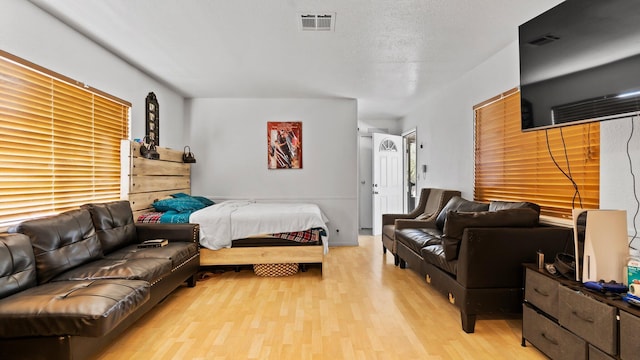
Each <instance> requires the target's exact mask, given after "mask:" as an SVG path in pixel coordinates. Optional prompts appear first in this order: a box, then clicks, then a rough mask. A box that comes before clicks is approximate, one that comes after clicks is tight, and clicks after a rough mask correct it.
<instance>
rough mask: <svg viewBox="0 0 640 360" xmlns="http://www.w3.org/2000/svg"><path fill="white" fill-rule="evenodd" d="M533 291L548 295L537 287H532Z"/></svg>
mask: <svg viewBox="0 0 640 360" xmlns="http://www.w3.org/2000/svg"><path fill="white" fill-rule="evenodd" d="M533 291H535V292H537V293H538V294H540V295H542V296H549V293H547V292H544V291H541V290H539V289H538V288H533Z"/></svg>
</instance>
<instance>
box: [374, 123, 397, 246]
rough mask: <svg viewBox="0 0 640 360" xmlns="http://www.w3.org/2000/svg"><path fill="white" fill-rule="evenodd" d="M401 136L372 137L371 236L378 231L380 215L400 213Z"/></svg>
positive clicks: (378, 232) (379, 228) (380, 227)
mask: <svg viewBox="0 0 640 360" xmlns="http://www.w3.org/2000/svg"><path fill="white" fill-rule="evenodd" d="M402 162H403V153H402V136H397V135H389V134H377V133H375V134H373V189H372V190H373V191H372V192H373V229H372V232H373V235H380V233H381V232H382V214H394V213H395V214H398V213H402V212H403V211H402V210H403V208H402V204H403V201H402V199H403V181H402V179H403V176H402V175H403V172H402Z"/></svg>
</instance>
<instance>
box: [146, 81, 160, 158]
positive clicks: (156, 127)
mask: <svg viewBox="0 0 640 360" xmlns="http://www.w3.org/2000/svg"><path fill="white" fill-rule="evenodd" d="M145 118H146V133H145V135H146V137H147V141H148V142H149V143H152V142H153V143H154V144H155V145H157V146H158V145H160V109H159V108H158V99H156V94H154V93H152V92H150V93H149V95H147V98H146V106H145Z"/></svg>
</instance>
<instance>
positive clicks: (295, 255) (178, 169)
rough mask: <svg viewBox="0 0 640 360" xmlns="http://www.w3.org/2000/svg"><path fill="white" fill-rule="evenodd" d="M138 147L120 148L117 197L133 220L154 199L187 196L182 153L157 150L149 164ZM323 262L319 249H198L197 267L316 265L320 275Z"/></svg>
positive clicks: (188, 176)
mask: <svg viewBox="0 0 640 360" xmlns="http://www.w3.org/2000/svg"><path fill="white" fill-rule="evenodd" d="M140 146H141V145H140V144H139V143H136V142H133V141H130V140H123V141H122V144H121V163H122V179H121V186H120V187H121V191H120V193H121V196H120V197H121V198H122V199H124V200H129V202H130V203H131V208H132V210H133V216H134V219H137V218H138V215H140V214H142V213H145V212H150V211H154V209H153V207H152V206H151V204H152V203H153V202H154V201H155V200H157V199H160V198H163V197H165V196H168V195H171V194H174V193H178V192H182V193H185V194H191V164H185V163H183V162H182V154H183V152H182V151H179V150H172V149H168V148H162V147H157V150H158V153H160V159H159V160H150V159H145V158H143V157H142V156H141V155H140ZM195 166H197V165H195ZM323 260H324V247H323V246H322V245H318V246H315V245H310V246H264V247H237V248H228V249H220V250H210V249H207V248H200V265H201V266H213V265H253V264H280V263H300V264H315V263H319V264H320V271H321V272H322V266H323V265H322V264H323Z"/></svg>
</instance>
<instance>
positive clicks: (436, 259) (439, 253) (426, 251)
mask: <svg viewBox="0 0 640 360" xmlns="http://www.w3.org/2000/svg"><path fill="white" fill-rule="evenodd" d="M420 255H422V258H423V259H424V261H426V262H428V263H429V264H432V265H434V266H436V267H438V268H439V269H442V270H444V271H446V272H448V273H449V274H451V275H453V276H455V275H456V274H457V273H458V260H452V261H447V259H446V257H445V255H444V246H443V244H435V245H429V246H425V247H423V248H422V249H421V250H420Z"/></svg>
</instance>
